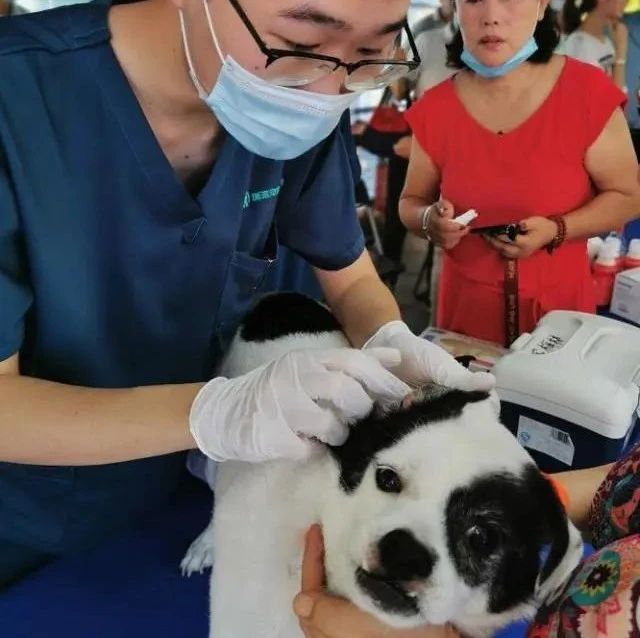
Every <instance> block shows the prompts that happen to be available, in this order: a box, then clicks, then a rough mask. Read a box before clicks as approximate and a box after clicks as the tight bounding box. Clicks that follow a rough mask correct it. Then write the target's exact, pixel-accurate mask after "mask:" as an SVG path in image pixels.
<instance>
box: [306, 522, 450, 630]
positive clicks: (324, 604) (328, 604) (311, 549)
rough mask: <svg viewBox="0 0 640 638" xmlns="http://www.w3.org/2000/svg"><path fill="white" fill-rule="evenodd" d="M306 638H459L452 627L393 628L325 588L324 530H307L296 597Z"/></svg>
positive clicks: (314, 527)
mask: <svg viewBox="0 0 640 638" xmlns="http://www.w3.org/2000/svg"><path fill="white" fill-rule="evenodd" d="M293 610H294V611H295V613H296V615H297V616H298V618H299V620H300V627H301V628H302V631H303V633H304V635H305V638H459V637H458V634H457V633H456V632H455V631H454V630H453V629H451V628H450V627H423V628H419V629H408V630H407V629H402V630H400V629H399V630H393V629H390V628H389V627H388V626H386V625H383V624H382V623H380V622H379V621H377V620H376V619H375V618H374V617H373V616H370V615H369V614H367V613H365V612H363V611H361V610H360V609H358V608H357V607H356V606H355V605H353V604H351V603H350V602H348V601H346V600H344V599H343V598H337V597H334V596H329V595H328V594H326V593H325V591H324V562H323V547H322V532H321V531H320V527H319V526H318V525H314V526H313V527H311V528H310V529H309V531H308V533H307V538H306V545H305V550H304V559H303V563H302V587H301V592H300V593H299V594H298V595H297V596H296V598H295V600H294V601H293Z"/></svg>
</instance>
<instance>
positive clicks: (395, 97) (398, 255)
mask: <svg viewBox="0 0 640 638" xmlns="http://www.w3.org/2000/svg"><path fill="white" fill-rule="evenodd" d="M410 95H411V84H410V83H409V82H408V81H407V80H406V79H405V78H402V79H400V80H398V81H397V82H394V83H393V84H392V85H391V86H389V87H387V89H386V90H385V92H384V93H383V95H382V97H381V98H380V103H379V105H378V107H377V109H376V111H374V114H373V116H372V118H371V120H370V121H369V123H368V124H365V123H363V122H357V123H356V124H354V126H353V127H352V132H353V139H354V142H355V143H356V144H357V145H358V146H360V147H362V148H364V149H365V150H367V151H369V152H370V153H373V154H374V155H376V156H377V157H378V158H380V160H386V161H387V165H386V180H385V181H386V192H385V197H384V211H383V212H384V227H383V230H382V233H381V240H382V252H383V253H384V255H385V256H386V257H388V258H389V259H391V260H392V261H393V262H395V263H396V264H401V263H402V248H403V245H404V239H405V236H406V234H407V229H406V228H405V226H404V224H403V223H402V221H401V220H400V214H399V212H398V204H399V201H400V193H401V192H402V188H403V187H404V180H405V177H406V175H407V167H408V165H409V162H408V159H407V158H408V153H407V154H406V156H404V154H403V155H400V154H399V153H398V149H401V148H402V145H401V140H403V139H404V140H409V142H410V140H411V137H410V136H406V135H404V132H407V131H409V127H408V125H407V124H406V122H405V121H404V119H403V117H402V114H401V113H402V112H403V111H404V110H405V109H406V108H407V106H408V105H410V104H411V97H410ZM380 109H386V110H387V111H389V110H392V111H394V112H395V114H396V116H397V119H398V121H399V123H400V125H401V132H389V131H381V130H378V129H377V128H376V126H375V123H376V113H378V112H379V110H380ZM380 160H379V161H380Z"/></svg>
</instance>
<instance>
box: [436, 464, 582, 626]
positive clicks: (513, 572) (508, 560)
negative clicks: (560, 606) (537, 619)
mask: <svg viewBox="0 0 640 638" xmlns="http://www.w3.org/2000/svg"><path fill="white" fill-rule="evenodd" d="M445 516H446V529H447V542H448V546H449V552H450V553H451V556H452V557H453V560H454V563H455V565H456V569H457V571H458V573H459V574H460V575H461V576H462V578H463V580H464V581H465V582H466V583H467V584H468V585H469V586H470V587H477V586H479V585H485V586H487V587H488V590H489V592H490V594H489V609H488V611H489V612H490V613H495V614H497V613H500V612H503V611H506V610H508V609H511V608H512V607H514V606H516V605H518V604H519V603H522V602H525V601H526V600H528V599H529V598H530V597H531V596H532V595H533V593H534V590H535V584H536V580H537V578H538V574H539V573H540V580H541V582H542V581H544V580H545V579H546V578H547V577H548V576H549V574H550V573H551V572H552V571H553V570H554V569H555V568H556V567H557V565H558V563H559V562H560V561H561V560H562V557H563V556H564V554H565V552H566V550H567V546H568V542H569V534H568V530H567V521H566V515H565V512H564V510H563V508H562V505H561V504H560V502H559V500H558V498H557V496H556V494H555V492H554V491H553V488H552V487H551V485H550V484H549V482H548V481H547V480H546V479H544V478H543V477H542V476H541V475H540V473H539V472H538V471H537V470H536V468H535V467H533V466H530V467H528V468H526V470H525V472H524V473H523V475H522V476H519V477H518V476H515V475H511V474H494V475H492V476H486V477H482V478H480V479H477V480H476V481H474V482H473V483H471V484H470V485H468V486H466V487H463V488H458V489H456V490H454V491H453V492H452V493H451V495H450V496H449V501H448V503H447V507H446V515H445ZM477 528H480V529H484V530H489V533H490V534H496V535H497V536H496V538H495V542H493V543H492V545H491V546H488V548H489V551H486V552H485V551H483V550H482V547H481V548H480V550H479V549H478V546H477V543H476V544H472V543H471V541H470V534H469V530H472V529H477ZM544 546H549V548H550V551H549V555H548V557H547V560H546V562H545V564H544V566H543V567H542V571H541V570H540V560H541V559H540V552H541V550H542V548H543V547H544Z"/></svg>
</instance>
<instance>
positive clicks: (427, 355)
mask: <svg viewBox="0 0 640 638" xmlns="http://www.w3.org/2000/svg"><path fill="white" fill-rule="evenodd" d="M381 347H386V348H394V349H396V350H399V351H400V354H401V355H402V361H401V362H400V365H399V366H398V367H396V368H393V369H392V370H393V372H394V373H395V374H396V375H397V376H398V377H399V378H400V379H402V380H403V381H404V382H405V383H408V384H409V385H412V386H415V387H418V386H420V385H423V384H425V383H427V382H429V381H433V382H435V383H439V384H440V385H444V386H447V387H449V388H455V389H457V390H482V391H487V392H488V391H489V390H491V389H492V388H493V386H494V385H495V378H494V377H493V375H491V374H489V373H487V372H469V370H467V369H466V368H465V367H464V366H462V365H460V364H459V363H458V362H457V361H456V360H455V359H454V358H453V357H452V356H451V355H450V354H449V353H448V352H447V351H446V350H444V349H443V348H441V347H440V346H437V345H435V344H433V343H431V342H430V341H427V340H426V339H422V338H421V337H418V336H416V335H414V334H413V332H411V330H410V329H409V327H408V326H407V324H405V323H404V322H402V321H391V322H389V323H387V324H385V325H384V326H382V327H381V328H380V329H379V330H378V331H377V332H376V333H375V334H374V335H373V337H371V338H370V339H369V341H367V343H365V345H364V346H363V349H364V350H365V351H367V350H368V349H370V348H381Z"/></svg>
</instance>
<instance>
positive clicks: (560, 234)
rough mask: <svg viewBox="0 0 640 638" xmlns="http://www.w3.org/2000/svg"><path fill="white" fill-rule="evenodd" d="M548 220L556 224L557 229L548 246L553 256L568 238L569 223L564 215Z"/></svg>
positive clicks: (550, 217) (552, 216)
mask: <svg viewBox="0 0 640 638" xmlns="http://www.w3.org/2000/svg"><path fill="white" fill-rule="evenodd" d="M548 219H549V220H550V221H552V222H555V224H556V227H557V230H556V235H555V237H554V238H553V239H552V240H551V241H550V242H549V243H548V244H547V252H548V253H549V254H551V253H552V252H553V251H554V250H555V249H556V248H558V246H561V245H562V244H563V243H564V240H565V239H566V238H567V222H566V220H565V218H564V217H563V216H562V215H550V216H549V217H548Z"/></svg>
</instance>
